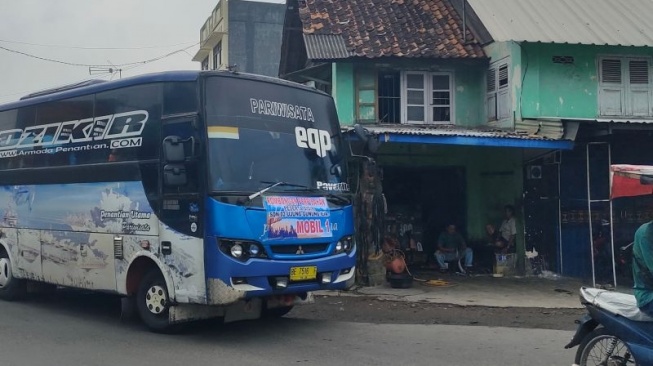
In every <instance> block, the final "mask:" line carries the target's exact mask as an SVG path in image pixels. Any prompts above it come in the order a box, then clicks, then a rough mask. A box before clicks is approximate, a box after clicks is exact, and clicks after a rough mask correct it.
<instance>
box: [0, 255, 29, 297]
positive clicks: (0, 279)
mask: <svg viewBox="0 0 653 366" xmlns="http://www.w3.org/2000/svg"><path fill="white" fill-rule="evenodd" d="M11 265H12V263H11V259H10V258H9V254H7V251H5V249H4V248H3V247H2V246H0V299H2V300H5V301H14V300H20V299H22V298H24V297H25V294H26V293H27V283H26V282H25V280H22V279H19V278H16V277H14V276H13V274H12V270H11Z"/></svg>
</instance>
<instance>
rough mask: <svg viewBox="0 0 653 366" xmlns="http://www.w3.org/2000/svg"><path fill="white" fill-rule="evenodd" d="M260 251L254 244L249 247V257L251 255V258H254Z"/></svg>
mask: <svg viewBox="0 0 653 366" xmlns="http://www.w3.org/2000/svg"><path fill="white" fill-rule="evenodd" d="M260 251H261V250H260V249H259V247H258V245H256V244H250V245H249V255H251V256H252V257H256V256H257V255H258V253H259V252H260Z"/></svg>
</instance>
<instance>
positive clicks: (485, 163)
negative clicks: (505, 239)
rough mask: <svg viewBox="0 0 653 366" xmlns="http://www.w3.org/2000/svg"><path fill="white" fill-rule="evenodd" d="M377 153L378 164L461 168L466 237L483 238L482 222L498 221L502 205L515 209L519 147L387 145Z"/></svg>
mask: <svg viewBox="0 0 653 366" xmlns="http://www.w3.org/2000/svg"><path fill="white" fill-rule="evenodd" d="M380 153H381V155H380V156H379V159H378V160H379V164H380V165H382V166H383V165H401V166H406V167H434V166H437V167H453V166H463V167H465V170H466V179H467V228H466V229H467V233H468V239H469V240H481V239H484V238H485V225H486V224H487V223H490V222H491V223H499V222H500V221H501V219H502V215H503V207H504V206H505V205H506V204H512V205H515V207H516V208H517V211H518V212H519V207H520V206H521V197H522V192H523V175H522V152H521V149H510V148H496V147H471V146H444V145H409V144H387V145H383V147H382V149H381V150H380ZM518 220H519V227H518V229H517V231H518V248H523V245H522V243H523V230H522V229H520V228H521V227H523V226H522V225H521V222H523V220H521V217H519V215H518Z"/></svg>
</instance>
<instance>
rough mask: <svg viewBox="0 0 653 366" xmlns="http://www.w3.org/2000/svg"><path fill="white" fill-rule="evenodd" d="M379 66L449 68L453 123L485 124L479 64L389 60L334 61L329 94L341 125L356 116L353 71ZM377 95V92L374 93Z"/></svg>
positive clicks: (349, 121) (484, 67) (402, 68)
mask: <svg viewBox="0 0 653 366" xmlns="http://www.w3.org/2000/svg"><path fill="white" fill-rule="evenodd" d="M380 67H383V68H385V69H388V68H392V69H395V70H403V71H452V72H453V74H454V90H455V91H454V95H453V98H454V110H455V111H454V118H455V123H456V125H459V126H465V127H474V126H479V125H484V124H485V119H486V117H485V107H484V100H485V93H484V90H485V89H484V85H485V70H486V68H487V67H486V66H484V65H481V64H480V63H471V64H468V63H464V62H462V61H457V62H456V61H454V62H449V61H440V60H427V61H412V60H409V61H406V60H395V61H393V62H392V63H387V62H386V63H383V64H381V63H378V64H376V63H364V64H363V63H358V64H354V63H344V62H341V63H334V64H333V65H332V72H333V73H332V75H333V89H332V90H333V91H332V94H333V97H334V98H335V100H336V104H337V107H338V116H339V118H340V123H341V124H342V125H343V126H349V125H353V124H354V123H355V118H356V111H355V108H356V82H355V80H356V73H357V72H361V71H362V72H368V73H369V72H370V70H375V69H378V68H380ZM377 97H378V94H377Z"/></svg>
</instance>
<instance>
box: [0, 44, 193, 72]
mask: <svg viewBox="0 0 653 366" xmlns="http://www.w3.org/2000/svg"><path fill="white" fill-rule="evenodd" d="M198 44H199V42H197V43H194V44H192V45H190V46H188V47H185V48H182V49H178V50H175V51H172V52H168V53H166V54H163V55H161V56H157V57H154V58H151V59H147V60H143V61H135V62H126V63H121V64H84V63H77V62H68V61H62V60H57V59H52V58H48V57H42V56H37V55H34V54H31V53H27V52H23V51H19V50H15V49H11V48H7V47H4V46H0V50H4V51H7V52H11V53H14V54H19V55H23V56H26V57H30V58H34V59H37V60H41V61H48V62H54V63H58V64H62V65H67V66H77V67H123V66H132V65H144V64H148V63H151V62H155V61H159V60H161V59H164V58H166V57H170V56H172V55H176V54H178V53H181V52H186V50H188V49H190V48H193V47H195V46H197V45H198Z"/></svg>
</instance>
